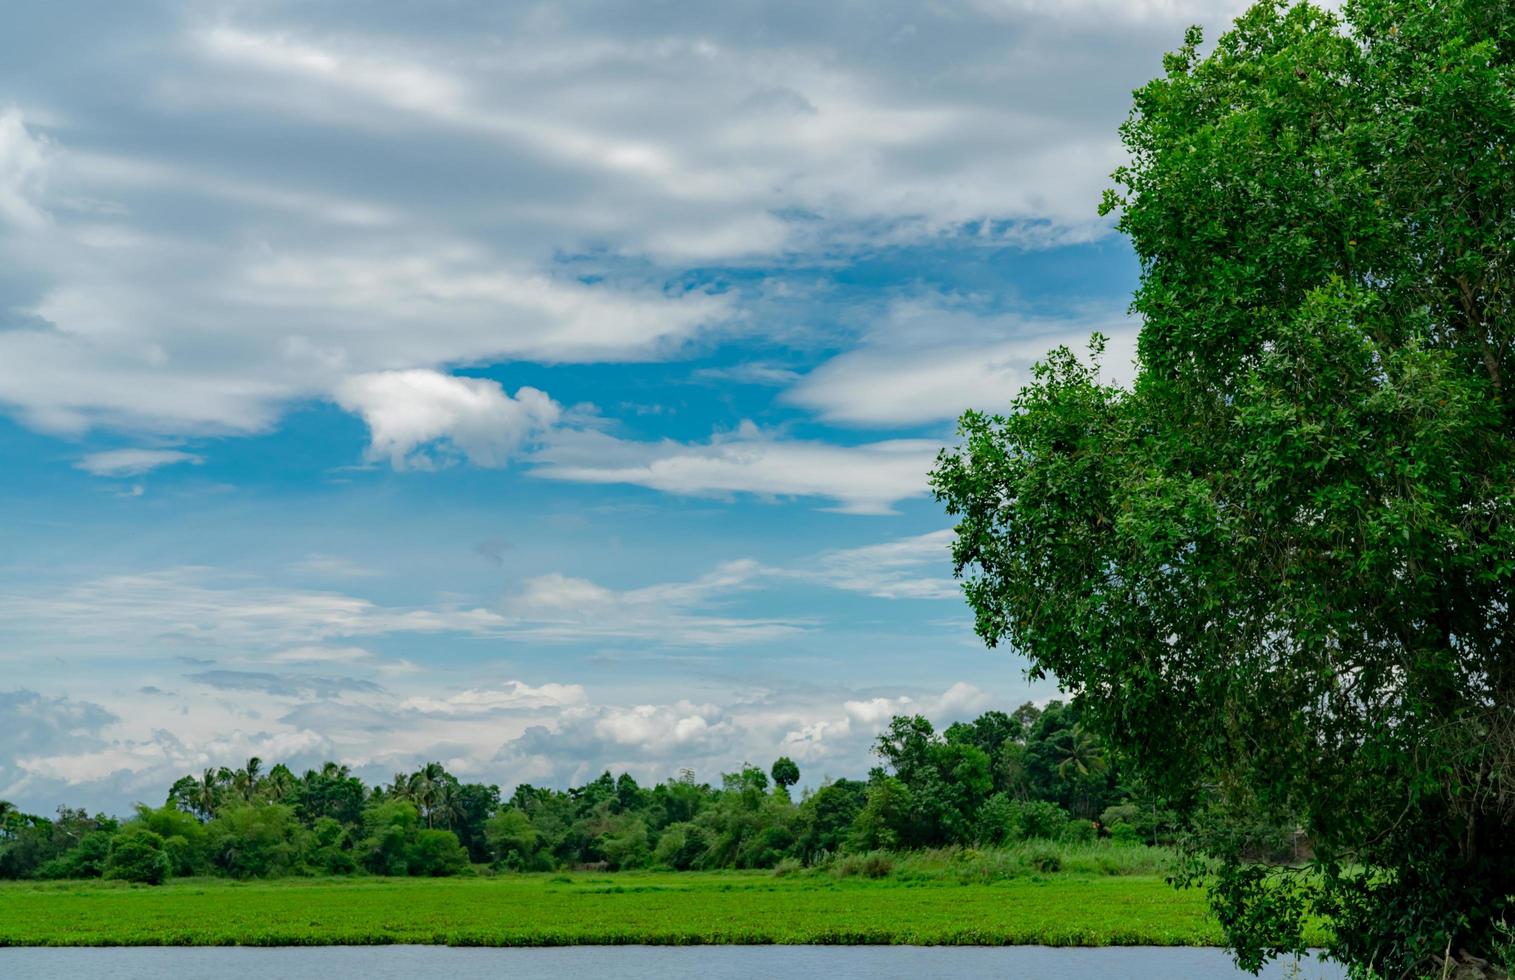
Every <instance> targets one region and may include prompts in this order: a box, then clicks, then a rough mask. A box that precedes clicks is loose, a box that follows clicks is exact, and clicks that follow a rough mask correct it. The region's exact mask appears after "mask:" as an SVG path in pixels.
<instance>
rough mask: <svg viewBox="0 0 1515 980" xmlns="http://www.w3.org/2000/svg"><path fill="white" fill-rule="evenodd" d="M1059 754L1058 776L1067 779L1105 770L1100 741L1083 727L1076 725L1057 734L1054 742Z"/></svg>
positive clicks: (1053, 746)
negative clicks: (1073, 774) (1070, 776)
mask: <svg viewBox="0 0 1515 980" xmlns="http://www.w3.org/2000/svg"><path fill="white" fill-rule="evenodd" d="M1052 748H1053V750H1054V751H1055V752H1056V753H1057V758H1058V761H1057V774H1058V775H1059V776H1061V777H1062V778H1064V779H1067V778H1068V776H1069V774H1070V773H1076V774H1077V775H1079V776H1088V775H1090V774H1091V773H1100V772H1104V770H1105V751H1104V748H1103V747H1102V746H1101V745H1100V744H1099V740H1098V739H1096V738H1095V737H1094V736H1093V735H1090V734H1089V733H1088V732H1087V731H1086V730H1085V729H1084V726H1083V725H1074V726H1073V727H1072V728H1067V729H1064V730H1063V731H1060V732H1058V733H1057V735H1056V736H1055V737H1054V738H1053V740H1052Z"/></svg>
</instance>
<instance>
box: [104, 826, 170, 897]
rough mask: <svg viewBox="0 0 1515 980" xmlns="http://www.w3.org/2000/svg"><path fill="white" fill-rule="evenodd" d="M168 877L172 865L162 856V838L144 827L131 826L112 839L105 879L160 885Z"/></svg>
mask: <svg viewBox="0 0 1515 980" xmlns="http://www.w3.org/2000/svg"><path fill="white" fill-rule="evenodd" d="M168 875H169V863H168V857H167V855H165V854H164V853H163V838H161V837H159V836H158V835H157V834H155V833H153V832H152V831H150V830H147V829H145V828H142V827H131V828H128V829H127V830H124V831H122V832H121V833H119V834H117V835H116V836H115V837H114V838H113V839H112V840H111V842H110V852H109V854H108V855H107V856H106V859H105V871H104V877H105V878H110V879H116V880H120V881H134V882H137V883H139V884H144V885H161V884H163V881H164V879H165V878H167V877H168Z"/></svg>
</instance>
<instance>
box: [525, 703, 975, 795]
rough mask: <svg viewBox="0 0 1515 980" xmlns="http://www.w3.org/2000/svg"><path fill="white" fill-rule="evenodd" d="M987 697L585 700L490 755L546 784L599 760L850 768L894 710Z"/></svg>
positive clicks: (703, 768)
mask: <svg viewBox="0 0 1515 980" xmlns="http://www.w3.org/2000/svg"><path fill="white" fill-rule="evenodd" d="M989 700H990V699H989V696H988V695H987V694H986V693H985V692H983V691H981V690H979V689H978V688H976V687H974V686H973V685H971V684H966V683H963V682H958V683H956V684H953V685H952V686H951V687H949V688H948V689H947V690H946V691H944V692H942V693H940V694H929V693H926V694H920V695H915V696H912V695H908V694H900V695H894V696H875V697H871V698H866V699H858V698H852V699H848V698H839V697H837V694H836V692H830V691H826V692H803V693H802V692H798V691H787V692H782V694H780V692H767V693H765V694H763V695H762V696H759V697H756V698H733V699H732V700H730V701H728V702H727V703H725V704H714V703H693V702H691V701H688V700H681V701H674V702H668V703H644V704H635V705H593V704H587V705H583V706H579V707H576V708H573V709H570V710H567V711H564V712H563V713H562V714H560V715H559V716H558V717H557V718H556V720H555V721H554V722H552V723H551V724H543V725H537V726H533V727H531V728H528V729H527V730H526V731H525V732H524V733H523V734H522V735H521V736H520V737H518V738H516V739H513V740H511V741H509V742H507V743H506V744H505V745H504V746H503V747H502V748H501V749H500V752H499V754H498V755H497V756H496V757H495V761H496V762H497V763H499V764H501V765H504V766H507V767H509V768H510V769H511V770H512V771H513V772H517V773H519V774H520V775H519V776H518V777H517V778H519V779H524V780H528V781H532V780H534V781H538V782H547V783H550V784H553V785H566V784H569V783H578V782H582V781H584V780H587V779H592V778H594V777H595V776H597V775H598V774H599V773H601V772H603V771H604V770H606V769H610V770H611V771H627V772H631V773H632V774H633V775H635V776H636V777H637V778H638V779H644V780H662V779H666V778H668V777H670V776H673V775H674V774H675V773H676V772H677V771H678V770H679V769H680V768H684V767H688V768H692V769H694V770H695V771H696V772H697V773H698V774H699V776H700V778H702V779H709V780H714V779H717V778H718V774H719V773H721V772H729V771H731V770H734V769H736V768H737V767H738V766H739V765H740V764H741V763H742V762H762V763H766V762H767V761H768V760H771V759H772V758H774V757H776V756H777V755H779V754H787V755H790V756H792V757H793V758H795V759H797V760H799V761H800V762H802V763H804V764H805V765H806V766H807V768H808V769H811V770H812V771H810V772H809V774H808V779H809V780H811V781H815V780H817V777H819V776H820V775H822V774H824V773H830V774H832V775H843V774H845V775H851V776H854V777H856V776H859V775H861V774H862V773H864V772H865V771H866V770H867V769H868V768H869V766H870V765H872V764H873V760H872V759H871V758H870V753H871V747H872V743H873V740H874V738H875V737H876V736H877V734H878V732H879V731H880V730H881V729H882V728H883V726H884V725H885V724H887V722H888V720H889V719H890V718H891V717H892V716H893V715H895V714H900V713H919V714H924V715H927V716H928V717H930V718H932V719H933V720H934V721H936V722H938V723H940V724H946V723H948V722H951V721H954V720H958V719H961V718H965V717H969V716H971V715H973V714H975V713H977V712H979V711H981V710H983V709H984V707H985V706H986V705H987V704H988V703H989ZM839 702H840V703H839Z"/></svg>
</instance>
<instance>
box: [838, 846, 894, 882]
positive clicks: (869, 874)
mask: <svg viewBox="0 0 1515 980" xmlns="http://www.w3.org/2000/svg"><path fill="white" fill-rule="evenodd" d="M893 870H894V858H893V856H891V855H889V854H886V853H884V852H883V851H869V852H868V853H867V854H849V855H847V856H846V857H844V858H842V859H841V860H840V861H837V862H836V863H835V864H834V865H832V866H831V873H832V874H835V875H837V876H838V877H842V878H852V877H863V878H887V877H889V872H891V871H893Z"/></svg>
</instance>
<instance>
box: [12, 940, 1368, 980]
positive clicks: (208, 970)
mask: <svg viewBox="0 0 1515 980" xmlns="http://www.w3.org/2000/svg"><path fill="white" fill-rule="evenodd" d="M1262 975H1263V976H1264V977H1269V978H1273V980H1282V978H1286V977H1298V978H1300V980H1340V978H1342V977H1344V976H1346V973H1345V971H1343V970H1341V969H1339V968H1337V967H1334V966H1328V965H1325V964H1322V963H1319V962H1316V961H1313V960H1310V961H1305V962H1304V963H1301V964H1299V968H1298V972H1295V967H1294V965H1293V964H1286V963H1273V964H1270V965H1269V967H1268V968H1267V969H1265V970H1264V971H1263V974H1262ZM769 976H795V977H801V978H805V980H816V978H824V980H892V978H899V980H981V978H982V980H988V978H990V977H993V978H1017V977H1024V978H1026V980H1075V978H1078V980H1082V978H1085V977H1097V978H1099V980H1233V978H1240V977H1246V976H1248V974H1245V973H1242V972H1241V971H1239V970H1237V969H1236V967H1235V966H1233V965H1232V964H1231V960H1230V958H1229V957H1227V956H1226V954H1225V953H1224V952H1222V951H1220V950H1218V949H1186V948H1163V947H1156V946H1136V947H1111V948H1105V949H1052V948H1049V947H1046V946H1006V947H997V948H984V947H971V946H931V947H928V946H683V947H670V946H564V947H559V948H553V949H450V948H448V947H446V946H314V947H283V948H277V949H243V948H236V947H200V948H165V947H145V948H132V949H123V948H106V949H32V948H25V949H0V978H4V980H160V978H163V977H184V978H187V980H188V978H194V980H199V978H207V980H212V978H213V980H269V978H271V977H277V978H281V980H343V978H346V977H354V978H360V980H417V978H428V980H429V978H448V980H485V978H488V980H498V978H501V977H508V978H510V980H538V978H541V980H547V978H554V980H556V978H561V977H571V978H586V980H587V978H592V980H675V978H679V977H690V978H698V980H747V978H749V977H769Z"/></svg>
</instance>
